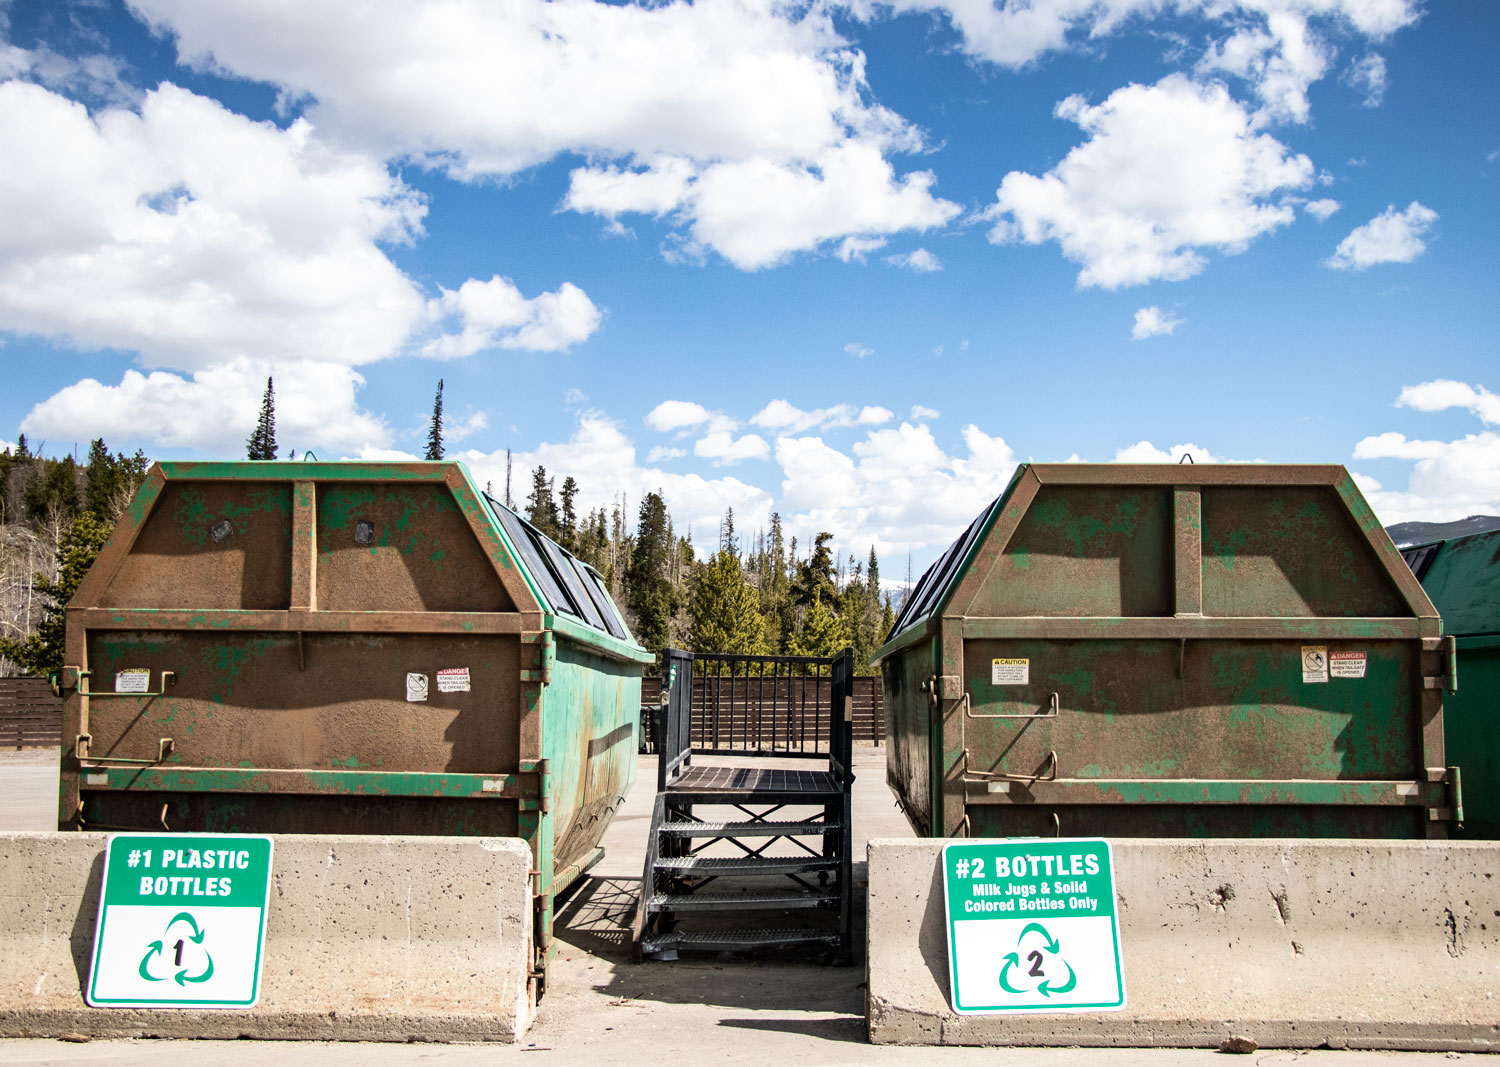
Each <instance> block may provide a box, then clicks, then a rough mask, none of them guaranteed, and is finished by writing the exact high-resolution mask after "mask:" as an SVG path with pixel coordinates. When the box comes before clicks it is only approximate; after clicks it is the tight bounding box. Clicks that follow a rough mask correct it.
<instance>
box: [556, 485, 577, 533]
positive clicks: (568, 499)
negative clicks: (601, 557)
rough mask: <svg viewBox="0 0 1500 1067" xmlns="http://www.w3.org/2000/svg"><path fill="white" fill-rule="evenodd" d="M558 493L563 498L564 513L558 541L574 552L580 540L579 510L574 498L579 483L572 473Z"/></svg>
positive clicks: (560, 523)
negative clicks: (575, 506)
mask: <svg viewBox="0 0 1500 1067" xmlns="http://www.w3.org/2000/svg"><path fill="white" fill-rule="evenodd" d="M558 495H559V496H560V497H561V498H562V515H561V521H560V522H559V528H558V534H559V536H558V538H557V541H558V543H559V544H560V545H562V546H563V547H564V548H566V549H567V550H568V551H570V552H572V551H573V550H574V549H575V547H576V545H577V542H578V512H577V511H576V510H574V505H573V500H574V498H575V497H577V496H578V483H577V482H576V481H574V480H573V476H572V475H571V474H570V475H568V476H567V477H566V478H564V479H563V483H562V489H561V490H560V491H559V494H558Z"/></svg>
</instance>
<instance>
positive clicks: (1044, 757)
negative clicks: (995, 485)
mask: <svg viewBox="0 0 1500 1067" xmlns="http://www.w3.org/2000/svg"><path fill="white" fill-rule="evenodd" d="M985 515H986V528H985V529H984V530H983V532H982V533H981V535H980V536H979V537H978V538H977V539H974V541H973V543H972V545H971V547H970V548H968V549H967V550H966V552H965V553H964V565H963V566H962V567H959V568H956V569H954V570H953V571H952V573H950V574H949V575H948V577H947V578H946V579H945V582H946V588H945V589H943V590H941V591H939V592H938V593H936V594H934V595H933V596H932V597H931V603H932V605H933V607H932V609H931V612H930V614H929V615H927V616H925V617H923V618H917V619H914V620H910V621H909V622H908V623H907V626H906V629H905V631H904V632H900V633H897V634H895V635H893V637H892V639H891V640H890V641H889V642H888V643H887V645H886V646H885V647H883V648H882V649H880V650H879V652H878V653H877V657H878V660H879V661H880V662H881V665H882V672H883V677H884V679H885V687H884V688H885V699H886V705H887V708H888V715H889V720H890V722H891V727H890V730H889V735H890V741H891V743H890V747H889V748H888V756H887V758H888V771H887V773H888V777H889V779H890V781H891V784H892V786H893V787H894V788H895V790H896V792H897V795H898V797H899V798H900V799H901V802H902V804H903V805H905V806H906V809H907V812H908V817H909V818H910V819H911V821H912V822H913V825H914V826H916V827H917V829H918V830H919V832H923V833H928V834H933V835H938V836H942V835H951V834H957V835H964V834H971V835H978V834H989V833H995V834H1001V833H1003V834H1006V835H1010V834H1021V835H1030V834H1041V835H1051V834H1054V833H1058V832H1062V833H1106V834H1115V835H1135V836H1139V835H1148V836H1149V835H1175V834H1197V835H1233V834H1240V833H1244V834H1287V835H1292V836H1331V835H1346V836H1377V837H1378V836H1385V837H1413V836H1417V837H1420V836H1443V835H1444V834H1445V833H1446V829H1447V820H1448V819H1449V818H1450V817H1452V815H1453V811H1454V807H1453V803H1454V796H1455V790H1454V788H1453V783H1452V781H1451V776H1450V775H1449V774H1448V771H1447V768H1446V761H1445V758H1444V755H1445V754H1444V746H1443V738H1442V729H1441V723H1442V692H1441V690H1442V687H1443V685H1444V684H1445V682H1444V679H1443V678H1442V674H1443V667H1442V656H1441V653H1440V651H1439V649H1438V645H1437V642H1438V633H1439V625H1440V624H1439V621H1438V619H1437V615H1436V612H1435V610H1434V609H1433V608H1432V605H1431V602H1430V601H1429V600H1428V599H1427V597H1426V595H1425V594H1424V593H1422V591H1421V590H1420V588H1419V587H1417V586H1416V583H1415V581H1414V579H1413V578H1412V576H1411V574H1410V572H1409V570H1408V569H1407V568H1406V567H1405V565H1404V564H1401V563H1400V555H1399V554H1398V553H1397V552H1396V551H1395V548H1394V546H1393V545H1391V544H1390V539H1389V537H1387V536H1386V535H1385V534H1384V531H1383V530H1381V529H1380V528H1379V526H1378V524H1377V523H1375V521H1374V517H1373V515H1372V514H1371V513H1370V512H1369V509H1368V507H1367V505H1365V503H1364V501H1363V498H1362V497H1361V496H1360V495H1359V492H1358V489H1357V488H1355V487H1354V485H1353V482H1352V480H1351V479H1350V478H1349V477H1348V475H1347V473H1346V472H1345V471H1344V470H1343V469H1342V468H1339V467H1273V466H1269V465H1254V466H1241V467H1233V466H1225V465H1215V466H1212V467H1210V466H1207V465H1205V466H1203V467H1197V468H1194V467H1188V466H1184V467H1180V468H1179V467H1172V466H1161V467H1158V466H1139V465H1095V466H1090V465H1071V464H1070V465H1038V466H1030V467H1023V468H1022V469H1021V471H1020V472H1018V474H1017V476H1016V478H1015V479H1014V480H1013V481H1012V483H1011V486H1010V488H1009V489H1008V490H1007V492H1006V495H1005V496H1003V497H1002V498H1001V499H1000V500H999V501H998V502H997V504H996V505H993V506H992V507H991V508H989V509H987V510H986V513H985ZM1309 649H1315V650H1317V651H1316V653H1315V655H1316V656H1318V657H1322V658H1323V661H1324V662H1325V663H1326V662H1327V657H1328V656H1330V655H1343V656H1345V657H1348V656H1349V655H1350V654H1358V657H1356V658H1358V659H1359V661H1360V662H1361V663H1362V664H1363V668H1362V671H1361V673H1360V675H1359V676H1358V677H1348V676H1346V677H1327V675H1326V674H1325V675H1324V677H1327V680H1326V681H1317V680H1316V679H1314V680H1308V679H1307V678H1305V677H1304V657H1305V655H1307V654H1310V653H1309V652H1308V650H1309ZM996 661H1005V662H1008V663H1009V664H1012V665H1013V669H1014V670H1015V671H1016V672H1017V673H1016V674H1015V675H1014V676H1009V675H1006V674H1005V669H1004V668H1002V667H1000V666H997V665H996ZM1314 673H1315V674H1316V672H1314ZM939 795H941V797H942V800H941V804H939V803H938V800H937V798H938V796H939Z"/></svg>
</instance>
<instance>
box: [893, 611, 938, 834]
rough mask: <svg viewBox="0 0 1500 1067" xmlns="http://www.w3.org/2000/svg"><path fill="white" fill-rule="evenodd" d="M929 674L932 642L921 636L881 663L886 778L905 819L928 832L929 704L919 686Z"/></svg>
mask: <svg viewBox="0 0 1500 1067" xmlns="http://www.w3.org/2000/svg"><path fill="white" fill-rule="evenodd" d="M932 674H933V658H932V641H930V640H926V639H923V640H919V641H917V642H915V643H914V644H911V645H908V646H907V647H906V648H904V649H903V650H901V651H900V652H897V653H895V654H894V655H891V656H888V657H887V658H886V659H884V660H882V661H881V664H880V684H881V689H882V691H883V695H884V697H885V744H886V770H885V776H886V783H887V784H888V785H889V786H890V787H891V789H892V790H893V791H894V792H895V794H896V799H897V800H898V801H899V802H900V804H901V810H902V811H903V812H904V813H905V814H906V818H907V821H908V822H910V823H911V825H912V829H913V830H915V831H916V832H917V833H918V834H921V835H923V836H926V835H927V834H928V833H930V832H931V826H932V795H933V794H932V768H933V761H932V753H933V749H934V746H935V745H936V744H937V739H936V738H935V737H934V735H933V722H932V704H931V698H930V696H929V694H928V693H926V692H923V689H922V687H923V685H924V684H926V683H927V682H928V681H929V679H931V677H932Z"/></svg>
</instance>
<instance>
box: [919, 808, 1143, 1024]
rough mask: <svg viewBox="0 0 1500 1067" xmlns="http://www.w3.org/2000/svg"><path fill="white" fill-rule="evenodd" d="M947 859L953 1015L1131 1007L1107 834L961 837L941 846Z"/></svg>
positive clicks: (945, 874)
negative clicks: (1122, 956)
mask: <svg viewBox="0 0 1500 1067" xmlns="http://www.w3.org/2000/svg"><path fill="white" fill-rule="evenodd" d="M942 862H943V896H944V903H945V905H946V908H947V917H948V961H949V992H950V1000H951V1003H952V1005H953V1010H954V1011H955V1012H958V1013H959V1014H960V1015H998V1014H1022V1015H1024V1014H1036V1013H1041V1012H1086V1011H1119V1010H1120V1009H1121V1008H1123V1007H1124V1006H1125V968H1124V965H1123V963H1122V962H1121V958H1120V929H1119V924H1118V921H1117V918H1116V912H1117V908H1116V904H1115V879H1114V864H1113V862H1112V855H1111V852H1110V847H1109V842H1108V841H1105V840H1104V839H1102V838H1059V839H1053V840H1045V839H1033V838H1027V839H1017V838H1012V839H1004V840H990V841H986V840H979V841H961V842H954V843H953V844H950V845H946V846H944V848H943V859H942Z"/></svg>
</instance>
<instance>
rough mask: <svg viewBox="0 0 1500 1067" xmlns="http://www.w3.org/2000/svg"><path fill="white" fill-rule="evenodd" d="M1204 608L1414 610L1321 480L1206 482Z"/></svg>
mask: <svg viewBox="0 0 1500 1067" xmlns="http://www.w3.org/2000/svg"><path fill="white" fill-rule="evenodd" d="M1203 614H1205V615H1211V616H1232V617H1244V616H1315V617H1320V618H1333V617H1339V616H1342V617H1377V618H1392V617H1402V616H1407V617H1409V616H1410V614H1411V609H1410V607H1408V605H1407V604H1406V603H1405V601H1404V600H1403V599H1402V597H1401V594H1400V591H1399V590H1398V589H1397V588H1396V586H1395V584H1394V583H1393V582H1392V580H1391V577H1390V575H1389V573H1388V572H1387V571H1386V570H1385V568H1384V566H1383V565H1382V564H1381V561H1380V559H1379V558H1378V557H1377V556H1376V555H1375V552H1374V550H1373V549H1371V548H1370V545H1369V541H1368V540H1367V539H1366V538H1365V537H1364V535H1363V534H1362V533H1361V532H1360V530H1359V528H1358V527H1357V526H1356V525H1355V523H1354V521H1353V519H1351V518H1350V516H1349V513H1348V509H1347V508H1346V507H1345V505H1344V503H1343V501H1342V500H1341V499H1340V498H1339V496H1338V494H1337V493H1336V492H1334V491H1333V490H1332V489H1331V488H1324V487H1321V486H1273V487H1263V486H1212V487H1205V488H1204V489H1203Z"/></svg>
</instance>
